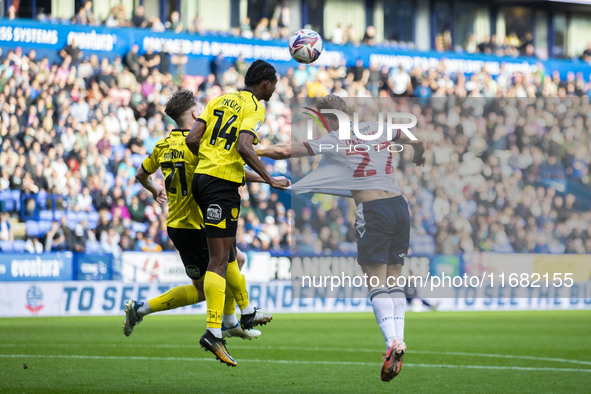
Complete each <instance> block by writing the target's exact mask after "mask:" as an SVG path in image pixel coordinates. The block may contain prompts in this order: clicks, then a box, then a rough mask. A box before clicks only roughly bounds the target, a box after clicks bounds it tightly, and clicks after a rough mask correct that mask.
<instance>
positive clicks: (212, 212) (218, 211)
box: [207, 204, 222, 220]
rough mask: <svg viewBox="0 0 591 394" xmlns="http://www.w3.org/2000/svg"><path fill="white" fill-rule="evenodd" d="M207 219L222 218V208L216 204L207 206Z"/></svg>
mask: <svg viewBox="0 0 591 394" xmlns="http://www.w3.org/2000/svg"><path fill="white" fill-rule="evenodd" d="M207 219H209V220H222V208H221V207H220V206H219V205H217V204H211V205H210V206H209V207H208V208H207Z"/></svg>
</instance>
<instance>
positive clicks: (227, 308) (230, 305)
mask: <svg viewBox="0 0 591 394" xmlns="http://www.w3.org/2000/svg"><path fill="white" fill-rule="evenodd" d="M234 313H236V299H235V298H234V294H232V290H230V288H229V287H228V283H227V282H226V301H225V302H224V316H227V315H233V314H234Z"/></svg>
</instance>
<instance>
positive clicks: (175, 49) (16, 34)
mask: <svg viewBox="0 0 591 394" xmlns="http://www.w3.org/2000/svg"><path fill="white" fill-rule="evenodd" d="M73 40H75V41H76V44H77V45H78V47H79V48H80V49H81V50H82V52H83V54H84V55H88V54H89V53H95V54H97V55H99V56H104V57H108V58H113V57H115V56H123V55H124V54H125V53H127V52H128V51H129V50H130V48H131V46H132V45H133V44H138V45H139V47H140V54H141V53H144V52H145V51H146V50H147V49H148V47H150V48H152V49H153V50H154V51H155V52H161V51H164V52H168V53H171V54H174V53H179V52H182V53H184V54H186V55H187V56H188V59H189V61H188V64H187V67H186V68H187V70H188V74H190V75H204V74H207V73H209V64H210V61H211V60H212V59H213V58H214V57H215V56H216V55H218V54H219V53H222V54H223V55H224V57H226V58H228V59H232V58H236V57H238V56H239V55H241V54H242V55H243V56H244V58H245V59H246V60H247V61H252V60H254V59H263V60H267V61H270V62H272V63H273V64H274V65H275V66H276V67H277V69H278V70H279V71H282V72H283V71H285V70H286V69H287V68H289V67H294V68H296V67H298V66H299V63H296V62H295V61H294V60H293V59H291V56H290V55H289V50H288V47H287V41H279V40H271V41H264V40H257V39H246V38H242V37H234V36H231V35H215V36H213V35H196V34H189V33H179V34H177V33H174V32H172V31H170V32H163V33H156V32H153V31H150V30H148V29H137V28H107V27H99V26H83V25H59V24H47V23H39V22H35V21H24V20H16V21H10V20H8V19H1V20H0V47H5V48H16V47H22V48H25V49H35V50H37V51H38V52H39V53H40V54H43V55H46V56H48V57H50V60H55V59H56V58H57V51H59V50H61V49H62V48H63V47H65V46H66V45H67V44H69V43H71V42H72V41H73ZM443 59H445V63H446V68H447V70H449V71H450V72H452V73H454V72H456V71H458V72H459V71H461V72H464V73H466V74H472V73H474V72H476V71H479V70H480V69H481V68H482V67H483V66H484V67H486V69H487V71H488V72H489V73H490V74H491V75H492V76H496V75H498V74H499V71H500V69H501V65H502V64H503V63H504V64H505V67H506V69H507V71H509V72H514V71H527V70H531V71H533V70H535V69H537V67H538V65H541V66H542V67H543V68H544V70H545V71H546V73H552V72H553V71H558V72H559V73H560V75H561V78H563V79H564V78H566V75H567V73H568V72H574V73H578V72H580V73H582V75H583V76H584V78H585V79H586V80H589V78H590V75H591V66H590V65H589V64H587V63H586V62H584V61H581V60H559V59H550V60H545V61H540V60H538V59H535V58H530V57H518V58H511V57H494V56H484V55H471V54H465V53H456V52H435V51H426V52H421V51H414V50H408V49H402V48H395V47H387V46H376V47H369V46H365V45H358V46H354V45H333V44H330V43H325V50H324V52H323V54H322V55H321V56H320V58H319V59H318V61H317V62H316V63H314V65H318V66H332V65H335V64H341V62H342V61H343V60H345V61H346V63H347V65H348V66H353V65H354V64H355V62H356V61H357V60H361V61H362V62H363V64H364V66H366V67H369V65H370V64H374V65H377V66H386V67H397V66H398V65H402V66H403V67H405V68H406V69H409V68H411V67H413V66H415V65H421V66H423V67H427V68H429V67H431V66H433V65H436V64H438V63H439V62H440V61H442V60H443Z"/></svg>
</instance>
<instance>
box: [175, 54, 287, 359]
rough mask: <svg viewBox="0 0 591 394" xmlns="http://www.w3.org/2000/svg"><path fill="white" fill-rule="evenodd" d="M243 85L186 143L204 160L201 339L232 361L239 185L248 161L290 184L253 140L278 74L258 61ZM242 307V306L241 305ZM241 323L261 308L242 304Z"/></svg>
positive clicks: (198, 185) (199, 187)
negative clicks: (229, 318) (230, 307)
mask: <svg viewBox="0 0 591 394" xmlns="http://www.w3.org/2000/svg"><path fill="white" fill-rule="evenodd" d="M244 81H245V84H246V87H245V89H244V90H241V91H238V92H233V93H228V94H224V95H222V96H219V97H216V98H214V99H212V100H211V101H210V102H209V103H208V104H207V107H206V108H205V111H203V113H202V114H201V115H200V116H199V118H198V119H197V122H196V123H195V125H194V126H193V128H192V129H191V132H190V133H189V135H188V136H187V140H186V141H187V146H188V147H189V149H191V151H192V152H194V153H196V154H197V153H198V155H199V163H198V165H197V169H196V170H195V176H194V177H193V185H192V188H193V194H194V196H195V199H196V201H197V204H198V205H199V207H200V208H201V211H202V212H203V213H204V215H203V216H204V218H203V219H204V222H205V234H206V236H207V244H208V247H209V265H208V267H207V273H206V274H205V280H204V285H203V288H204V291H205V300H206V302H207V331H206V332H205V334H204V335H203V336H202V337H201V339H200V340H199V343H200V344H201V346H202V347H204V348H205V349H206V350H209V351H211V352H212V353H214V354H215V355H216V357H218V358H219V359H220V360H221V361H223V362H225V363H226V364H228V365H232V366H234V365H236V361H235V360H234V359H233V358H232V357H231V356H230V354H229V353H228V350H227V349H226V347H225V345H224V344H223V341H222V332H221V324H222V308H223V305H224V297H225V289H226V278H228V280H229V271H228V270H227V268H229V266H228V264H227V261H228V253H230V251H231V249H232V248H233V245H234V243H235V242H236V229H237V225H238V216H239V214H240V195H239V194H238V188H239V187H240V186H241V185H242V184H243V183H244V181H245V172H244V164H245V163H246V164H248V165H249V166H250V167H251V168H252V169H253V170H254V171H256V172H257V173H258V174H259V175H260V176H261V178H262V179H263V180H264V181H265V182H267V183H268V184H270V185H271V186H273V187H274V188H277V189H285V188H286V187H287V186H289V184H290V182H289V180H287V179H278V178H273V177H272V176H271V175H270V174H269V173H268V172H267V170H266V169H265V167H264V165H263V163H262V162H261V161H260V160H259V159H258V157H257V154H256V152H255V150H254V148H253V144H256V143H258V135H257V132H258V131H259V128H260V127H261V125H262V124H263V122H264V121H265V108H264V107H263V106H262V105H261V103H260V102H259V101H262V100H269V99H270V98H271V96H272V95H273V92H274V91H275V86H276V84H277V76H276V71H275V68H274V67H273V66H272V65H270V64H269V63H267V62H265V61H262V60H257V61H255V62H254V63H253V64H252V65H251V66H250V67H249V69H248V70H247V72H246V76H245V78H244ZM239 306H240V305H239ZM240 309H241V310H242V316H241V317H240V324H241V325H242V328H244V329H249V328H252V327H253V326H254V325H256V324H257V319H258V315H259V314H260V312H258V311H257V310H255V309H254V308H252V307H245V308H242V307H240Z"/></svg>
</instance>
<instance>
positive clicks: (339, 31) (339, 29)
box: [331, 22, 345, 45]
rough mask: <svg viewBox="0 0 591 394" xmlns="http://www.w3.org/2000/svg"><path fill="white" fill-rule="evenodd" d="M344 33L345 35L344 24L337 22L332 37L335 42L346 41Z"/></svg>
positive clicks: (338, 43)
mask: <svg viewBox="0 0 591 394" xmlns="http://www.w3.org/2000/svg"><path fill="white" fill-rule="evenodd" d="M344 35H345V31H344V30H343V25H342V24H341V22H339V23H337V26H336V27H335V28H334V29H333V31H332V38H331V41H332V43H333V44H337V45H340V44H343V43H344V40H343V38H344Z"/></svg>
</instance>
